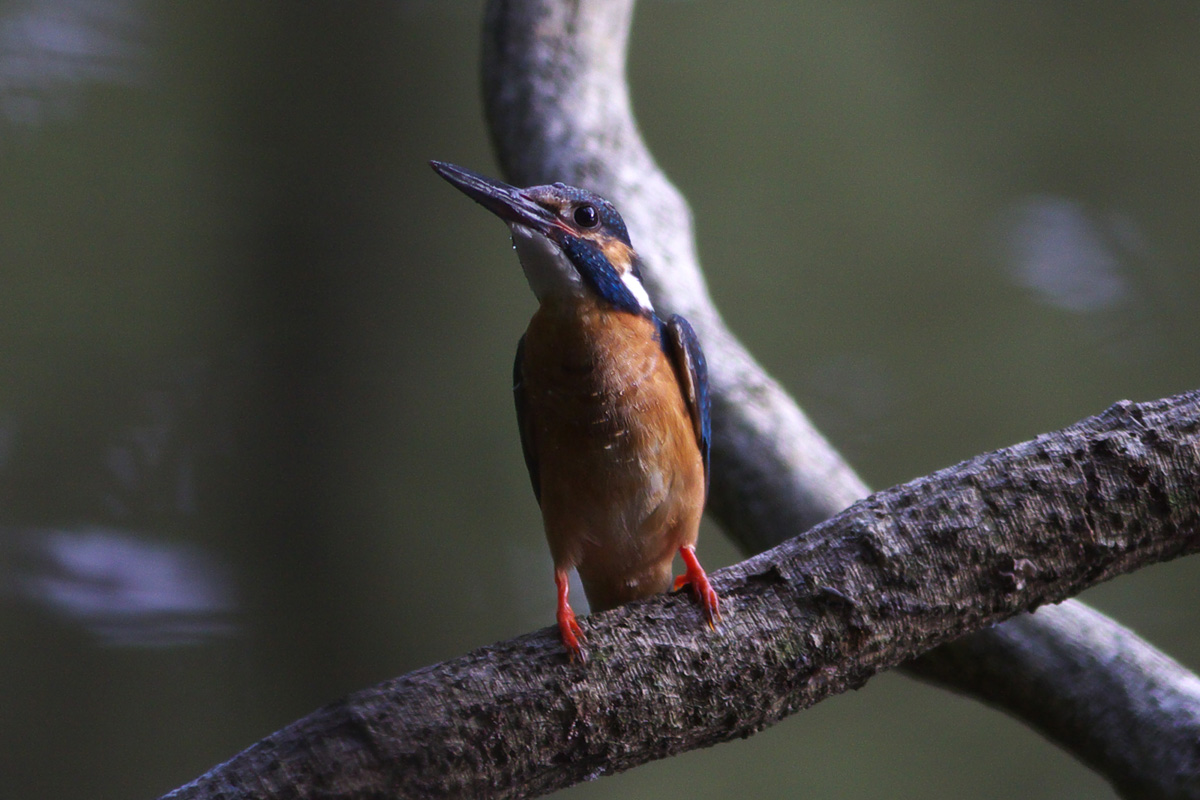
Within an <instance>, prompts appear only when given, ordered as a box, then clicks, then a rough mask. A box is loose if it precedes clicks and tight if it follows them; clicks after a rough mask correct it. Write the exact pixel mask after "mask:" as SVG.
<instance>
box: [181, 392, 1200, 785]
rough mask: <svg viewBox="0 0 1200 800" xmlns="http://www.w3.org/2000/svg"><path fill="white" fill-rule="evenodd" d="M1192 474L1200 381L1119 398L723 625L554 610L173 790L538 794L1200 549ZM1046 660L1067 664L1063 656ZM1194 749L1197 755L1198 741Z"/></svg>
mask: <svg viewBox="0 0 1200 800" xmlns="http://www.w3.org/2000/svg"><path fill="white" fill-rule="evenodd" d="M1197 474H1200V392H1192V393H1189V394H1186V395H1180V396H1178V397H1174V398H1170V399H1167V400H1161V401H1157V402H1153V403H1147V404H1143V405H1134V404H1132V403H1119V404H1117V405H1115V406H1113V407H1112V408H1111V409H1109V410H1108V411H1107V412H1105V413H1104V414H1102V415H1100V416H1098V417H1093V418H1091V419H1088V420H1084V421H1083V422H1081V423H1079V424H1077V425H1074V426H1072V427H1070V428H1067V429H1065V430H1063V431H1060V432H1057V433H1053V434H1048V435H1045V436H1040V437H1038V438H1037V439H1035V440H1033V441H1031V442H1026V443H1023V444H1020V445H1016V446H1014V447H1011V448H1008V449H1006V450H1001V451H998V452H995V453H989V454H986V455H983V456H979V457H978V458H975V459H973V460H971V461H967V462H964V463H962V464H960V465H958V466H956V467H952V468H950V469H946V470H942V471H941V472H938V473H935V474H934V475H931V476H929V477H927V478H921V479H919V480H916V481H913V482H912V483H909V484H907V485H904V486H901V487H897V488H895V489H890V490H888V491H885V492H879V493H877V494H874V495H871V496H870V497H868V498H866V499H865V500H862V501H860V502H858V503H856V504H855V505H853V506H852V507H850V508H849V509H847V510H846V511H845V512H843V513H842V514H839V515H838V516H837V517H835V518H833V519H832V520H829V521H828V522H825V523H823V524H821V525H818V526H817V527H816V528H814V529H812V530H811V531H809V532H808V533H807V534H806V535H805V536H803V537H797V538H795V539H792V540H789V541H788V542H786V543H784V544H783V545H780V546H779V547H777V548H775V549H773V550H770V551H768V552H766V553H762V554H760V555H758V556H755V557H754V558H751V559H749V560H747V561H744V562H742V563H741V564H738V565H736V566H733V567H730V568H728V569H724V570H720V571H719V572H717V573H715V575H714V584H715V586H716V588H717V590H718V591H719V592H720V593H721V595H722V597H723V599H724V605H723V609H724V611H725V621H724V624H723V625H722V627H721V628H720V629H719V630H718V631H716V632H712V631H709V629H708V628H706V627H705V626H704V625H703V623H702V621H701V619H700V616H699V613H698V611H697V609H696V607H695V605H694V604H693V602H692V600H691V598H690V596H689V595H687V594H683V593H677V594H671V595H661V596H659V597H656V598H653V599H651V600H647V601H643V602H639V603H634V604H630V605H627V606H623V607H621V608H618V609H616V610H614V611H611V612H607V613H604V614H598V615H594V616H592V617H589V618H588V619H587V620H585V621H584V626H585V630H586V633H587V635H588V639H589V653H590V657H591V659H590V661H589V662H588V663H587V664H586V665H581V664H569V663H568V662H567V659H566V656H565V654H564V652H563V650H562V647H561V644H560V643H559V642H558V640H557V636H556V634H555V631H554V629H546V630H543V631H540V632H538V633H535V634H530V635H527V636H523V637H520V638H518V639H513V640H510V641H508V642H502V643H500V644H497V645H493V646H492V647H488V648H483V649H481V650H477V651H475V652H473V653H470V654H468V655H466V656H463V657H462V658H458V659H455V660H453V661H447V662H444V663H442V664H438V665H435V666H432V667H428V668H426V669H422V670H418V671H417V672H413V673H410V674H409V675H406V676H403V677H401V678H397V679H395V680H392V681H388V682H385V683H383V684H380V685H379V686H376V687H374V688H372V689H368V690H366V691H363V692H359V693H357V694H354V695H352V696H350V697H348V698H347V699H345V700H344V701H341V702H339V703H335V704H333V705H330V706H328V707H326V708H324V709H322V710H321V711H318V712H317V713H315V714H313V715H312V716H310V717H307V718H305V719H303V720H300V721H299V722H297V723H295V724H294V725H292V726H290V727H289V728H286V729H284V730H282V731H280V732H278V733H276V734H274V735H272V736H271V737H268V738H267V739H265V740H263V741H262V742H259V743H258V744H256V745H254V746H253V747H251V748H250V749H249V750H246V751H245V752H243V753H242V754H240V755H238V756H237V757H235V758H234V759H233V760H232V761H230V762H228V763H226V764H224V765H222V766H220V767H218V768H216V769H214V770H213V771H212V772H210V773H209V774H208V775H205V776H204V777H202V778H200V779H199V780H197V781H196V782H195V783H192V784H190V785H188V786H185V787H183V788H181V789H179V790H177V791H176V792H174V793H172V794H171V795H169V796H168V797H170V798H175V800H182V799H183V798H216V797H220V798H226V800H232V798H250V797H255V798H263V797H270V798H290V797H308V798H317V797H329V798H332V797H342V798H346V797H356V798H357V797H421V798H425V797H473V798H491V797H524V796H532V795H537V794H542V793H545V792H549V791H552V790H554V789H559V788H562V787H565V786H569V785H572V784H574V783H577V782H579V781H581V780H586V779H589V778H593V777H596V776H599V775H601V774H604V773H608V772H617V771H620V770H625V769H629V768H630V767H634V766H637V765H638V764H642V763H645V762H647V761H650V760H652V759H656V758H662V757H665V756H670V755H674V754H676V753H680V752H683V751H685V750H690V749H693V748H697V747H703V746H706V745H711V744H715V743H717V742H722V741H727V740H729V739H732V738H735V737H744V736H748V735H750V734H752V733H754V732H755V731H758V730H760V729H762V728H763V727H765V726H767V725H770V724H772V723H774V722H777V721H778V720H780V719H782V718H783V717H785V716H787V715H788V714H791V713H793V712H795V711H798V710H800V709H802V708H806V707H808V706H810V705H812V704H814V703H816V702H818V701H820V700H822V699H824V698H825V697H828V696H830V695H831V694H834V693H837V692H841V691H844V690H846V689H848V688H853V687H857V686H860V685H861V684H862V683H863V682H865V681H866V680H867V679H868V678H869V677H870V676H871V675H873V674H875V673H876V672H877V671H879V670H880V669H884V668H886V667H889V666H892V665H895V664H898V663H900V662H902V661H905V660H907V659H909V658H911V657H912V656H914V655H917V654H918V653H921V652H924V651H926V650H928V649H929V648H931V647H934V646H936V645H938V644H941V643H943V642H946V641H950V640H952V639H955V638H957V637H960V636H962V635H963V634H965V633H968V632H971V631H975V630H979V629H981V628H983V627H985V626H987V625H990V624H992V623H995V622H999V621H1001V620H1003V619H1006V618H1007V617H1010V616H1012V615H1013V614H1016V613H1018V612H1020V611H1024V610H1030V609H1033V608H1036V607H1037V606H1038V605H1041V604H1043V603H1051V602H1056V601H1059V600H1062V599H1064V598H1066V597H1069V596H1071V595H1073V594H1075V593H1077V592H1079V591H1080V590H1082V589H1084V588H1086V587H1088V586H1091V585H1093V584H1095V583H1097V582H1099V581H1103V580H1106V579H1107V578H1111V577H1113V576H1114V575H1118V574H1120V573H1122V572H1127V571H1130V570H1133V569H1136V568H1137V567H1138V566H1141V565H1143V564H1148V563H1152V562H1156V561H1161V560H1164V559H1168V558H1172V557H1174V556H1178V555H1181V554H1184V553H1189V552H1194V551H1196V550H1200V496H1198V492H1200V488H1198V485H1197V481H1196V475H1197ZM964 565H967V566H966V567H964ZM968 641H971V640H970V639H968ZM983 642H984V645H983V646H985V647H990V646H992V644H991V643H990V642H989V641H988V640H987V639H984V640H983ZM1050 645H1051V646H1052V647H1053V648H1054V649H1057V650H1059V651H1065V650H1067V649H1069V647H1070V645H1069V644H1064V643H1063V642H1062V639H1061V637H1058V636H1053V637H1051V641H1050ZM1121 647H1122V645H1121V643H1120V642H1119V641H1116V642H1112V643H1111V645H1110V649H1109V652H1107V653H1097V652H1095V651H1094V650H1093V649H1090V648H1089V649H1087V650H1086V653H1085V657H1086V658H1105V657H1108V656H1111V655H1113V654H1114V653H1115V652H1116V651H1114V650H1113V648H1117V649H1118V650H1119V649H1120V648H1121ZM1075 660H1076V659H1073V658H1072V659H1068V661H1069V663H1075ZM979 663H980V660H977V659H967V660H965V662H964V663H963V664H962V665H959V667H956V668H965V669H968V670H971V669H983V670H986V664H987V659H986V658H984V659H982V664H983V665H984V666H982V667H979V666H978V665H979ZM1130 666H1131V667H1132V666H1136V664H1130ZM1045 667H1046V672H1048V673H1049V675H1048V676H1047V679H1049V680H1052V681H1056V682H1057V681H1060V680H1062V678H1060V677H1059V676H1058V675H1057V674H1056V673H1057V671H1058V670H1059V669H1060V668H1062V667H1063V664H1061V663H1059V664H1054V663H1047V664H1046V665H1045ZM987 677H988V676H987V675H986V673H985V672H979V673H976V674H974V676H973V680H975V681H976V682H986V681H987ZM1021 702H1022V701H1020V700H1016V701H1014V705H1018V706H1019V705H1020V704H1021ZM1189 713H1191V714H1193V715H1195V713H1196V711H1195V708H1194V707H1193V708H1192V709H1190V710H1189ZM1186 755H1187V757H1188V758H1189V759H1190V760H1191V761H1190V763H1191V764H1192V766H1193V767H1194V766H1195V765H1196V763H1197V745H1196V743H1195V742H1193V743H1192V746H1191V748H1190V752H1188V753H1187V754H1186ZM1196 781H1197V779H1196V777H1195V776H1194V774H1193V777H1192V778H1190V783H1189V782H1187V781H1185V780H1184V779H1183V778H1178V779H1177V780H1176V782H1175V784H1174V788H1175V790H1176V792H1177V793H1179V794H1182V793H1187V792H1195V791H1196V789H1197V785H1196Z"/></svg>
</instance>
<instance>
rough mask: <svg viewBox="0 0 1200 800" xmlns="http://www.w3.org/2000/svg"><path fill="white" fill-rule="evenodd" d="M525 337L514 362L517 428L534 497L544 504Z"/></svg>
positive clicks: (519, 343) (518, 345)
mask: <svg viewBox="0 0 1200 800" xmlns="http://www.w3.org/2000/svg"><path fill="white" fill-rule="evenodd" d="M524 363H525V337H524V336H522V337H521V341H519V342H517V357H516V360H515V361H513V399H514V400H515V401H516V404H517V428H518V429H519V430H520V431H521V452H522V453H524V454H525V468H526V469H528V470H529V480H530V482H531V483H533V496H534V497H535V498H537V501H538V504H539V505H540V504H541V502H542V482H541V479H540V478H539V477H538V462H537V452H536V451H535V450H534V448H533V430H532V422H531V420H530V419H529V400H528V398H526V397H525V376H524V372H523V370H524Z"/></svg>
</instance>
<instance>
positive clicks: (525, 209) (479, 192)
mask: <svg viewBox="0 0 1200 800" xmlns="http://www.w3.org/2000/svg"><path fill="white" fill-rule="evenodd" d="M429 166H431V167H433V171H434V172H436V173H437V174H438V175H441V176H442V177H443V178H445V179H446V180H447V181H449V182H450V183H451V184H453V185H454V186H455V187H457V188H458V190H459V191H461V192H462V193H463V194H465V195H467V196H468V197H470V198H471V199H472V200H474V201H475V202H476V203H479V205H481V206H483V207H484V208H486V209H487V210H488V211H491V212H492V213H493V214H495V215H496V216H498V217H500V218H501V219H503V220H504V221H506V222H516V223H519V224H521V225H526V226H528V227H531V228H533V229H535V230H538V231H541V232H543V233H544V232H546V231H547V230H548V229H549V227H550V226H551V224H553V223H554V217H553V215H551V214H550V212H549V211H547V210H546V209H545V208H543V207H542V206H540V205H538V204H537V203H535V202H534V201H533V200H532V199H530V197H529V195H528V194H526V193H525V192H524V191H523V190H521V189H518V188H517V187H515V186H509V185H508V184H507V183H504V182H503V181H498V180H495V179H494V178H489V177H487V176H486V175H481V174H479V173H478V172H475V171H473V170H469V169H467V168H466V167H460V166H458V165H457V164H450V163H447V162H445V161H430V162H429Z"/></svg>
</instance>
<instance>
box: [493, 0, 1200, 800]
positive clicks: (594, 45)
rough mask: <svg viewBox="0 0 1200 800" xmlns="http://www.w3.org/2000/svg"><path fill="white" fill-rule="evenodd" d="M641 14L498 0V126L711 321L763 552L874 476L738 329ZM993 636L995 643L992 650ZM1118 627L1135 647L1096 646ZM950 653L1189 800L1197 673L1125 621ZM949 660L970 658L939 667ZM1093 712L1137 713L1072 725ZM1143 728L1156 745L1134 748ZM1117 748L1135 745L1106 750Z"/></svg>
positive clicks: (728, 466) (1076, 739) (1042, 726)
mask: <svg viewBox="0 0 1200 800" xmlns="http://www.w3.org/2000/svg"><path fill="white" fill-rule="evenodd" d="M632 15H633V0H594V1H593V0H589V2H580V1H579V0H492V2H491V3H489V6H488V11H487V22H486V26H485V34H484V100H485V104H486V108H487V114H488V121H489V123H490V125H491V131H492V137H493V140H494V143H495V146H496V150H497V153H498V156H499V159H500V162H501V165H502V166H503V168H504V170H505V172H506V174H507V175H508V176H509V178H510V179H511V180H513V181H514V182H515V183H518V184H531V183H544V182H546V181H551V180H562V181H567V182H574V183H578V184H580V185H583V186H586V187H588V188H590V189H593V190H594V191H597V192H599V193H600V194H602V195H605V196H607V197H608V198H609V199H611V200H613V201H614V203H615V204H616V205H617V207H618V208H619V209H621V212H622V214H623V216H624V217H625V221H626V223H627V224H628V226H629V229H630V233H631V236H632V239H633V242H634V245H635V246H636V247H637V249H638V250H639V252H640V253H641V254H642V256H643V257H644V259H645V261H646V264H647V267H648V268H647V270H646V273H647V279H648V283H649V284H650V289H651V293H652V294H653V296H654V299H655V302H656V303H658V304H660V305H662V306H664V307H666V308H668V309H670V310H672V311H678V312H680V313H683V314H684V315H685V316H687V317H688V318H689V319H690V320H691V321H692V323H693V324H694V325H695V327H696V329H697V331H698V332H699V334H700V338H701V340H702V341H703V343H704V348H705V352H706V353H707V356H708V360H709V367H710V375H711V377H712V381H713V399H714V431H713V432H714V436H713V463H714V470H713V490H712V497H711V499H710V504H709V511H710V512H711V513H712V514H713V515H714V516H715V517H716V518H717V519H718V520H720V522H721V524H722V526H723V527H724V528H725V530H726V532H728V533H729V534H730V535H731V536H732V537H733V538H734V539H735V541H737V542H738V543H739V544H740V545H741V546H742V548H743V550H744V551H745V552H747V553H755V552H759V551H761V550H762V549H764V548H766V547H769V546H772V545H774V544H777V543H779V542H780V541H782V540H783V539H784V538H786V537H789V536H793V535H795V533H796V531H797V530H800V529H803V528H806V527H808V526H810V525H812V524H815V523H816V522H818V521H820V520H822V519H826V518H827V517H829V516H831V515H832V514H834V513H836V512H837V511H839V510H841V509H842V508H844V507H845V506H846V505H848V504H849V503H850V502H852V501H853V500H856V499H858V498H860V497H863V496H865V495H866V494H867V491H868V489H867V487H866V486H865V484H863V483H862V481H861V480H860V479H859V478H858V477H857V476H856V475H855V474H854V472H853V470H852V469H851V468H850V467H849V466H848V465H847V464H846V463H845V462H844V460H843V459H841V457H840V456H839V455H838V454H837V452H836V451H834V450H833V448H832V447H830V445H829V444H828V443H827V442H826V441H825V440H824V439H823V438H822V437H821V435H820V434H819V433H818V432H817V431H816V430H815V429H814V428H813V426H812V425H811V424H810V423H809V421H808V420H807V418H806V417H805V416H804V414H803V413H802V412H801V411H800V410H799V408H797V406H796V404H795V402H794V401H793V400H792V399H791V398H790V397H789V396H788V395H787V394H786V393H785V392H784V391H783V390H782V389H781V388H780V387H779V385H778V384H777V383H775V382H774V381H773V380H772V379H771V378H770V377H769V376H767V375H766V374H765V373H764V372H763V370H762V369H761V368H760V367H759V366H758V364H757V363H755V361H754V359H753V358H752V357H751V356H750V355H749V354H748V353H747V352H746V350H745V349H744V348H743V347H742V346H741V345H740V343H738V341H737V340H736V339H735V338H734V337H733V335H732V334H731V333H730V332H729V331H728V330H727V329H726V327H725V326H724V324H723V323H722V321H721V318H720V315H719V314H718V313H717V311H716V309H715V308H714V306H713V304H712V301H711V299H710V298H709V296H708V293H707V290H706V289H705V286H704V281H703V278H702V276H701V273H700V269H699V263H698V259H697V257H696V252H695V248H694V244H693V236H692V221H691V215H690V212H689V210H688V207H687V204H686V202H685V201H684V199H683V198H682V196H681V195H680V194H679V192H678V191H677V190H676V189H675V188H674V186H672V185H671V183H670V182H669V181H668V180H667V178H666V176H665V175H663V174H662V172H661V170H659V169H658V167H657V165H656V164H655V163H654V160H653V158H652V157H651V155H650V154H649V152H648V150H647V148H646V146H645V143H644V142H643V141H642V139H641V137H640V135H639V133H638V131H637V126H636V123H635V122H634V118H633V112H632V108H631V105H630V101H629V92H628V87H627V84H626V79H625V49H626V44H627V41H628V34H629V27H630V24H631V19H632ZM1085 619H1086V621H1087V622H1086V624H1084V622H1083V620H1085ZM988 640H992V645H993V646H990V647H984V646H982V645H983V643H986V642H987V641H988ZM1113 640H1119V641H1120V644H1121V648H1120V652H1122V653H1123V654H1125V655H1127V656H1128V658H1127V659H1125V660H1122V661H1114V660H1109V659H1104V658H1100V657H1098V656H1097V655H1096V653H1100V652H1106V648H1107V646H1108V643H1109V642H1110V641H1113ZM1068 643H1069V644H1070V645H1071V646H1070V647H1068V646H1067V645H1068ZM1088 643H1091V644H1092V645H1094V646H1093V647H1091V649H1089V644H1088ZM948 648H949V649H950V650H952V651H953V652H944V653H939V654H937V661H936V663H930V664H915V665H913V668H914V669H915V670H917V671H918V673H919V674H921V676H922V677H924V678H925V679H927V680H932V681H935V682H937V683H940V684H942V685H945V686H947V687H949V688H952V689H955V690H957V691H960V692H963V693H965V694H969V695H971V696H974V697H976V698H978V699H980V700H983V701H984V702H987V703H990V704H993V705H998V706H1000V707H1001V708H1004V709H1005V710H1007V711H1008V712H1009V713H1011V714H1013V715H1014V716H1016V717H1018V718H1020V719H1022V720H1024V721H1025V722H1027V723H1029V724H1031V725H1033V726H1035V727H1037V728H1038V729H1039V730H1041V731H1042V732H1043V733H1044V734H1046V735H1047V736H1049V737H1050V738H1051V739H1053V740H1055V741H1057V742H1058V743H1059V744H1061V745H1062V746H1063V747H1064V748H1066V749H1067V750H1068V751H1070V752H1072V753H1074V754H1075V755H1076V756H1077V757H1079V758H1081V759H1083V760H1084V761H1085V762H1087V763H1089V764H1090V765H1091V766H1092V767H1093V768H1095V769H1096V770H1097V771H1098V772H1100V773H1101V774H1102V775H1104V776H1105V777H1107V778H1108V779H1109V780H1110V781H1111V782H1112V783H1113V784H1114V785H1115V786H1117V787H1118V788H1120V789H1121V790H1122V791H1123V792H1125V793H1126V794H1128V795H1131V796H1132V795H1135V794H1139V793H1140V794H1141V795H1142V796H1146V795H1153V796H1175V795H1173V794H1172V789H1171V787H1172V786H1175V785H1176V782H1175V781H1176V778H1175V776H1179V775H1186V774H1190V772H1189V770H1191V769H1192V767H1193V765H1194V761H1193V760H1189V759H1187V758H1182V760H1181V757H1180V751H1179V750H1178V749H1172V748H1169V747H1161V746H1159V743H1161V742H1167V741H1181V742H1186V741H1191V742H1196V741H1200V719H1197V717H1196V715H1194V714H1187V713H1179V710H1180V709H1183V708H1185V707H1186V703H1161V702H1159V699H1160V696H1161V694H1162V692H1168V693H1173V697H1175V698H1176V699H1180V698H1186V699H1187V700H1189V701H1190V702H1192V703H1196V702H1200V693H1197V692H1196V686H1197V680H1196V678H1195V676H1193V675H1191V674H1190V673H1187V672H1186V671H1185V670H1183V669H1182V668H1178V666H1177V665H1174V662H1173V661H1171V660H1170V659H1169V658H1167V657H1166V656H1164V655H1163V654H1162V653H1160V652H1159V651H1157V650H1156V649H1155V648H1154V647H1152V646H1151V645H1150V644H1148V643H1146V642H1145V641H1143V640H1142V639H1140V638H1139V637H1138V636H1137V635H1136V634H1134V633H1132V632H1131V631H1128V630H1127V629H1125V628H1123V627H1121V626H1120V625H1118V624H1117V623H1115V622H1113V621H1112V620H1108V619H1106V618H1104V617H1103V616H1101V615H1098V614H1095V613H1094V612H1092V613H1088V612H1087V611H1086V610H1084V609H1072V613H1064V614H1058V615H1035V616H1034V617H1032V618H1026V619H1020V620H1014V621H1012V622H1011V623H1009V624H1008V625H1007V626H1006V627H1005V628H1004V629H1000V630H996V631H988V632H983V633H981V634H978V635H977V636H976V637H974V638H973V640H972V641H971V642H964V643H962V644H961V645H960V644H957V643H955V644H950V645H948ZM1093 650H1094V651H1095V652H1093ZM930 658H934V656H933V655H931V656H930ZM1048 663H1055V664H1056V665H1058V666H1059V667H1060V668H1061V669H1063V670H1064V671H1066V672H1068V673H1070V674H1071V675H1073V676H1075V677H1074V682H1073V684H1072V685H1073V691H1071V692H1069V693H1061V692H1059V691H1058V690H1059V689H1060V687H1059V686H1058V685H1056V684H1055V683H1054V682H1050V681H1045V680H1041V679H1040V676H1042V675H1043V673H1044V670H1045V666H1046V664H1048ZM946 664H955V665H956V668H955V669H945V668H941V667H940V666H939V665H942V666H944V665H946ZM967 664H974V665H975V668H974V673H975V674H979V673H980V672H981V671H982V670H984V669H986V670H987V671H988V674H989V676H990V677H989V680H988V681H986V682H981V681H978V680H973V679H972V678H971V677H970V675H971V674H972V670H968V669H965V666H966V665H967ZM1167 664H1170V665H1174V666H1173V667H1171V668H1167V667H1165V666H1162V665H1167ZM1160 667H1161V668H1160ZM1018 698H1020V701H1017V699H1018ZM1085 719H1104V720H1112V719H1119V720H1121V721H1122V723H1123V724H1122V725H1121V726H1119V727H1118V726H1112V725H1106V726H1098V727H1088V726H1084V725H1078V724H1073V723H1072V721H1078V720H1085ZM1134 740H1137V741H1138V742H1140V744H1139V746H1136V747H1133V748H1132V749H1131V748H1130V747H1129V745H1130V744H1131V742H1133V741H1134ZM1115 752H1125V753H1136V754H1137V758H1133V757H1125V758H1108V757H1107V756H1103V757H1100V756H1098V755H1097V754H1109V753H1115ZM1197 794H1198V795H1200V790H1198V791H1197Z"/></svg>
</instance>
